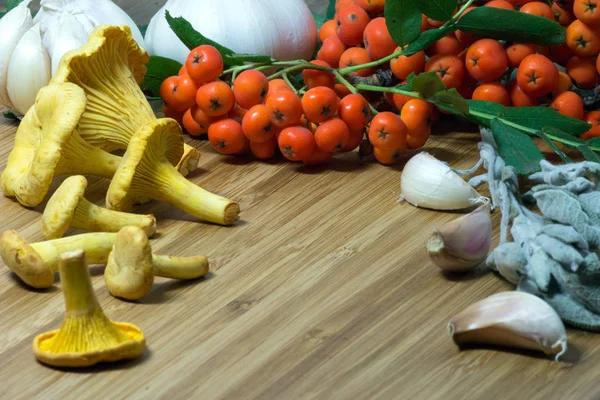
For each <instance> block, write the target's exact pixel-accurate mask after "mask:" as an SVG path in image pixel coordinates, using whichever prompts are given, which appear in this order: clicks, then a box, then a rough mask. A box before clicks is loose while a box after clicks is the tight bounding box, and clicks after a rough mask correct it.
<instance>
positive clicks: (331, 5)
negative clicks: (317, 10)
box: [325, 0, 337, 19]
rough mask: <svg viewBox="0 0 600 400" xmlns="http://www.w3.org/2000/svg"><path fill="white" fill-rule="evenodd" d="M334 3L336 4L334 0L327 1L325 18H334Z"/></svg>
mask: <svg viewBox="0 0 600 400" xmlns="http://www.w3.org/2000/svg"><path fill="white" fill-rule="evenodd" d="M335 3H337V1H336V0H329V5H328V6H327V12H326V13H325V18H327V19H333V17H334V16H335Z"/></svg>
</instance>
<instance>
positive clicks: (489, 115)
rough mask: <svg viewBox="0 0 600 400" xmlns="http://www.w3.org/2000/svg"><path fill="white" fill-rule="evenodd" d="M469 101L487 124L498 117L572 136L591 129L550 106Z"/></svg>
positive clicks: (525, 125) (529, 126)
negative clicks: (555, 130)
mask: <svg viewBox="0 0 600 400" xmlns="http://www.w3.org/2000/svg"><path fill="white" fill-rule="evenodd" d="M469 14H470V13H469ZM467 15H468V14H467ZM468 102H469V109H470V111H471V113H472V114H474V116H475V117H477V118H478V119H479V120H481V121H482V124H483V125H486V126H487V125H488V124H489V122H487V123H486V122H484V121H485V120H488V121H489V120H491V119H493V118H495V117H497V118H501V119H502V120H504V121H509V122H512V123H515V124H518V125H521V126H523V127H524V128H529V129H530V130H543V128H545V127H547V126H551V127H554V128H556V129H560V130H561V131H564V132H569V133H570V134H572V135H573V136H571V138H573V137H574V136H579V135H581V134H582V133H584V132H587V131H588V129H589V124H588V123H586V122H585V121H581V120H578V119H575V118H571V117H567V116H564V115H562V114H559V113H558V112H557V111H556V110H554V109H552V108H548V107H504V106H503V105H501V104H497V103H492V102H489V101H482V100H469V101H468Z"/></svg>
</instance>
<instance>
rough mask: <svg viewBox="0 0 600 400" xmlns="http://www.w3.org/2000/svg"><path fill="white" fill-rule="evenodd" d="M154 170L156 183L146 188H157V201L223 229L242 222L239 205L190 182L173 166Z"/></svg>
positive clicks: (150, 182)
mask: <svg viewBox="0 0 600 400" xmlns="http://www.w3.org/2000/svg"><path fill="white" fill-rule="evenodd" d="M154 169H155V170H156V172H157V174H156V175H155V177H154V179H152V180H151V181H146V182H144V183H143V184H146V185H153V186H154V188H155V192H154V197H155V198H156V199H157V200H161V201H164V202H165V203H169V204H171V205H173V206H175V207H177V208H179V209H181V210H183V211H185V212H186V213H188V214H190V215H193V216H195V217H198V218H200V219H203V220H205V221H209V222H214V223H217V224H221V225H231V224H233V223H234V222H235V221H237V220H238V219H239V213H240V206H239V205H238V203H236V202H234V201H231V200H229V199H227V198H225V197H222V196H219V195H216V194H214V193H211V192H209V191H208V190H205V189H203V188H201V187H200V186H198V185H196V184H194V183H193V182H190V181H188V180H187V179H186V178H185V177H184V176H183V175H181V174H180V173H179V172H177V170H176V169H175V168H174V167H173V166H172V165H170V164H168V165H167V164H160V165H157V166H155V167H154ZM140 183H142V182H140ZM132 187H133V185H132Z"/></svg>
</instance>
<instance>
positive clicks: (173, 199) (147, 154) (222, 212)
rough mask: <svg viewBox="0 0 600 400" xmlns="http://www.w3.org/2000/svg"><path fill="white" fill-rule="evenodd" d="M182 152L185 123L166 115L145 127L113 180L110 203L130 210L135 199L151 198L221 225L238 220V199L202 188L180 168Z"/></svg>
mask: <svg viewBox="0 0 600 400" xmlns="http://www.w3.org/2000/svg"><path fill="white" fill-rule="evenodd" d="M182 153H183V138H182V133H181V127H180V126H179V124H178V123H177V122H176V121H175V120H172V119H169V118H162V119H159V120H157V121H155V122H153V123H151V124H148V125H146V126H144V127H143V128H141V129H140V130H139V131H138V132H137V133H136V134H135V135H134V136H133V137H132V138H131V142H130V144H129V147H128V148H127V151H126V152H125V154H124V155H123V162H122V163H121V165H120V166H119V168H118V170H117V172H116V173H115V175H114V177H113V179H112V181H111V183H110V187H109V188H108V193H107V194H106V204H107V207H108V208H109V209H111V210H119V211H130V210H131V208H132V206H133V204H134V203H138V202H141V201H144V200H147V199H148V198H151V199H157V200H161V201H164V202H166V203H169V204H171V205H173V206H175V207H177V208H180V209H181V210H183V211H185V212H187V213H188V214H191V215H193V216H195V217H198V218H201V219H203V220H205V221H209V222H214V223H217V224H221V225H231V224H233V222H235V221H237V220H238V219H239V216H238V214H239V212H240V207H239V205H238V203H236V202H234V201H232V200H229V199H226V198H224V197H221V196H218V195H216V194H213V193H211V192H209V191H207V190H204V189H202V188H201V187H199V186H197V185H195V184H193V183H192V182H190V181H188V180H187V179H185V177H183V176H182V175H181V174H180V173H179V172H178V171H177V169H176V168H175V165H176V164H177V162H178V161H179V160H180V159H181V155H182Z"/></svg>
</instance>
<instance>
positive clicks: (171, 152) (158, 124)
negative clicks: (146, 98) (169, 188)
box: [106, 118, 183, 211]
mask: <svg viewBox="0 0 600 400" xmlns="http://www.w3.org/2000/svg"><path fill="white" fill-rule="evenodd" d="M182 154H183V138H182V137H181V127H180V126H179V124H178V123H177V121H175V120H174V119H170V118H161V119H158V120H156V121H155V122H153V123H150V124H148V125H146V126H143V127H142V128H141V129H140V130H139V131H138V132H137V133H136V134H135V135H134V136H133V137H132V138H131V142H130V143H129V146H128V147H127V151H126V152H125V154H124V155H123V161H122V162H121V165H120V166H119V168H118V169H117V172H116V173H115V175H114V176H113V180H112V181H111V183H110V187H109V189H108V193H107V194H106V204H107V205H108V207H109V208H110V209H113V210H125V211H128V210H130V209H131V208H132V206H133V204H136V203H140V202H143V201H145V200H146V196H145V193H143V194H138V193H137V192H136V190H135V189H136V188H135V186H132V183H134V178H135V177H136V175H137V173H138V169H140V170H143V169H144V165H143V163H146V164H147V163H152V162H160V160H162V159H166V160H167V161H168V162H169V163H171V165H173V166H175V165H177V162H178V161H179V160H180V159H181V156H182ZM149 170H150V171H151V170H152V168H150V169H149ZM144 189H145V188H142V190H144Z"/></svg>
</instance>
